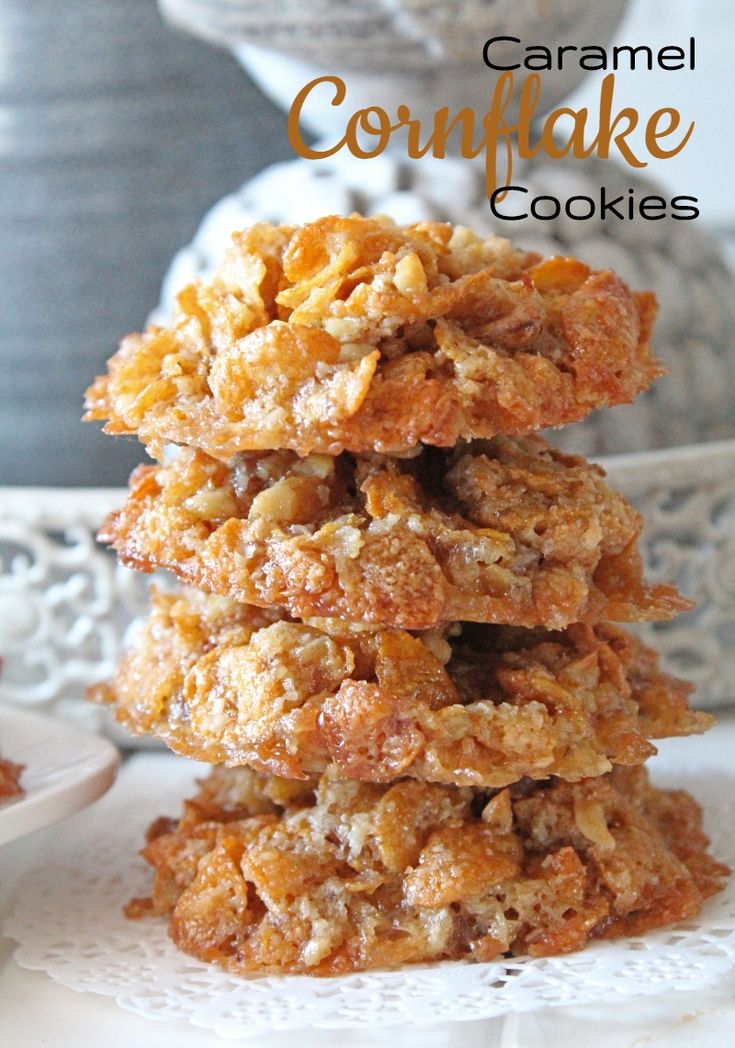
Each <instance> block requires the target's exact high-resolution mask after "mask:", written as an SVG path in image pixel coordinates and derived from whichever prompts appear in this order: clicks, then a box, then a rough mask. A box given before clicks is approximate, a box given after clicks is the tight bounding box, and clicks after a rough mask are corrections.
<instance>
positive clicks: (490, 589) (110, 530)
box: [100, 437, 691, 629]
mask: <svg viewBox="0 0 735 1048" xmlns="http://www.w3.org/2000/svg"><path fill="white" fill-rule="evenodd" d="M603 478H604V473H603V471H602V470H601V469H600V468H599V467H596V466H592V465H590V464H589V463H587V462H585V461H584V459H581V458H577V457H574V456H570V455H563V454H561V453H560V452H558V451H555V450H554V449H552V448H551V447H549V445H548V444H546V443H545V442H544V441H543V440H541V439H540V438H538V437H528V438H511V437H497V438H495V439H494V440H492V441H475V442H473V443H472V444H471V445H460V446H459V447H458V448H456V449H454V450H453V451H443V450H439V449H434V448H426V449H424V450H423V451H422V452H421V453H420V454H419V455H416V456H414V457H412V458H408V459H387V458H384V457H382V456H364V457H359V458H355V457H353V456H352V455H349V454H344V455H342V456H340V457H339V458H337V459H332V458H330V457H328V456H324V455H311V456H308V457H306V458H304V459H301V458H299V457H298V456H297V455H295V454H294V453H293V452H275V453H271V454H247V455H241V456H239V457H238V458H237V459H236V461H235V463H234V465H233V468H232V469H231V470H230V469H229V468H228V467H226V466H225V465H223V464H222V463H219V462H217V461H216V460H215V459H211V458H208V457H207V456H205V455H204V454H203V453H202V452H194V451H182V452H181V453H180V454H179V455H178V457H177V458H176V460H175V461H174V462H173V463H171V464H170V465H167V466H142V467H139V468H138V469H137V470H136V471H135V472H134V474H133V476H132V477H131V482H130V495H129V498H128V501H127V503H126V505H125V506H124V508H123V509H122V510H121V511H120V512H118V513H114V514H112V516H111V517H110V518H109V519H108V521H107V522H106V524H105V526H104V527H103V529H102V531H101V532H100V538H101V539H102V540H103V541H106V542H109V543H111V545H113V546H114V548H115V549H116V550H117V552H118V554H119V557H120V560H121V561H122V562H123V563H124V564H127V565H128V566H130V567H132V568H135V569H137V570H142V571H152V570H154V569H155V568H168V569H169V570H171V571H173V572H174V573H175V574H176V575H177V576H178V577H179V579H181V580H182V581H183V582H186V583H191V584H194V585H197V586H199V587H201V588H202V589H204V590H207V591H209V592H213V593H220V594H223V595H225V596H230V597H232V598H234V599H235V600H238V601H241V602H243V603H251V604H257V605H260V606H263V607H267V606H271V605H275V606H278V607H281V608H284V609H286V610H287V611H288V612H289V613H290V614H291V615H293V616H294V617H297V618H308V617H309V616H314V615H317V616H334V617H339V618H343V619H347V620H349V621H351V622H367V623H375V624H382V625H386V626H401V627H404V628H408V629H427V628H431V627H432V626H435V625H436V624H438V623H441V622H448V621H454V620H461V621H472V622H497V623H503V624H510V625H516V626H527V627H534V626H545V627H547V628H549V629H563V628H564V627H565V626H567V625H568V624H569V623H572V622H595V621H598V620H600V619H608V620H611V621H618V622H627V621H638V620H642V619H666V618H671V617H672V616H673V615H675V614H676V613H677V612H679V611H681V610H685V609H687V608H689V607H691V605H690V603H689V602H688V601H686V600H684V599H683V598H682V597H680V596H679V595H678V594H677V593H676V591H675V590H674V589H672V588H671V587H670V586H663V585H657V586H648V585H646V584H645V582H644V580H643V578H642V566H641V560H640V556H639V553H638V550H637V538H638V535H639V533H640V530H641V526H642V520H641V517H640V515H639V514H638V513H636V511H635V510H634V509H633V508H632V507H631V506H630V505H629V504H628V503H627V502H626V501H625V499H624V498H623V497H622V496H621V495H619V494H617V493H615V492H613V491H611V490H610V489H609V488H608V487H607V485H606V484H605V482H604V479H603Z"/></svg>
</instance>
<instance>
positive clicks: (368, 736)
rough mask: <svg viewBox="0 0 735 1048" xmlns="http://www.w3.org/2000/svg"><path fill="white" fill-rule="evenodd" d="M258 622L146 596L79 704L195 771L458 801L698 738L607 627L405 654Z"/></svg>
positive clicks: (461, 638) (650, 672)
mask: <svg viewBox="0 0 735 1048" xmlns="http://www.w3.org/2000/svg"><path fill="white" fill-rule="evenodd" d="M274 619H275V616H274V615H272V614H271V615H267V614H266V613H264V612H262V611H260V610H257V609H254V608H251V607H248V606H245V605H238V604H234V603H233V602H232V601H229V600H227V599H225V598H223V597H207V596H205V595H204V594H201V593H197V592H194V591H190V592H186V591H185V592H182V593H181V594H178V595H164V594H162V593H158V592H155V591H154V593H153V611H152V613H151V615H150V617H149V618H148V620H147V623H146V625H145V628H144V629H142V630H141V631H140V632H139V634H138V636H137V640H136V643H135V644H134V645H133V647H132V649H131V650H130V651H129V653H128V654H127V656H126V657H125V658H124V659H123V661H122V663H121V665H120V667H119V668H118V671H117V674H116V676H115V678H114V680H113V682H112V685H111V686H110V687H105V686H102V687H98V688H96V689H94V691H93V696H92V697H94V698H96V699H97V700H98V701H103V702H104V701H106V702H108V703H111V704H112V706H113V709H114V713H115V716H116V717H117V719H118V720H119V721H120V722H121V723H122V724H123V725H124V726H125V727H126V728H128V729H129V730H130V731H132V732H134V733H135V734H146V733H147V734H151V735H154V736H155V737H157V738H159V739H162V740H163V741H164V742H165V743H166V744H167V745H168V746H170V747H171V748H172V749H173V750H175V751H176V752H177V753H181V754H184V755H185V756H187V757H193V758H195V759H197V760H202V761H209V762H211V763H222V762H224V763H226V764H231V765H241V764H249V765H251V766H252V767H254V768H257V769H260V770H267V771H270V772H273V773H275V774H277V775H282V776H287V777H290V778H301V779H304V778H307V777H308V776H309V775H313V774H315V773H319V772H323V771H325V770H329V771H330V772H333V773H334V774H335V775H338V776H342V777H347V778H356V779H361V780H364V781H369V782H389V781H391V780H393V779H396V778H398V777H400V776H410V777H412V778H416V779H422V780H428V781H430V782H443V783H449V784H453V785H458V786H493V787H499V786H506V785H508V784H510V783H513V782H516V781H517V780H519V779H521V778H522V777H524V776H530V777H533V778H535V779H540V778H547V777H548V776H549V775H558V776H560V777H562V778H564V779H569V780H573V781H576V780H578V779H581V778H584V777H586V776H591V775H602V774H603V773H604V772H607V771H609V770H610V768H611V767H612V765H613V763H616V764H640V763H642V762H643V761H644V760H646V758H647V757H649V756H651V754H653V753H655V752H656V751H655V747H654V746H652V745H651V743H650V741H649V740H650V739H656V738H663V737H666V736H672V735H689V734H693V733H697V732H701V731H704V730H706V728H708V727H709V726H710V724H711V723H712V718H711V717H710V716H709V715H708V714H706V713H696V712H694V711H693V710H691V709H690V707H689V703H688V701H687V698H688V695H689V693H690V692H691V690H692V688H691V686H690V685H688V684H685V683H684V682H683V681H680V680H677V679H676V678H674V677H670V676H668V675H667V674H664V673H662V672H661V670H660V669H659V667H658V660H657V658H656V655H655V654H654V653H653V652H652V651H651V650H650V649H648V648H646V647H644V645H643V644H641V643H640V641H638V640H635V639H634V638H633V637H631V636H630V635H629V634H627V633H625V632H624V631H623V630H621V629H618V628H616V627H614V626H610V625H607V624H599V625H597V626H596V627H594V628H593V627H591V626H570V627H569V628H568V629H567V630H566V631H565V632H563V633H549V632H547V631H544V630H536V631H532V630H522V629H509V628H505V627H501V626H466V627H464V628H463V627H462V626H460V625H459V624H454V625H452V626H449V627H447V628H445V629H444V630H443V631H435V632H430V633H421V634H418V635H417V636H413V635H411V634H410V633H407V632H405V631H404V630H380V629H375V628H373V629H369V628H366V627H364V626H357V625H350V624H348V623H344V622H340V621H338V620H326V619H322V620H318V619H314V620H311V621H310V622H308V623H301V622H289V621H280V622H279V621H274Z"/></svg>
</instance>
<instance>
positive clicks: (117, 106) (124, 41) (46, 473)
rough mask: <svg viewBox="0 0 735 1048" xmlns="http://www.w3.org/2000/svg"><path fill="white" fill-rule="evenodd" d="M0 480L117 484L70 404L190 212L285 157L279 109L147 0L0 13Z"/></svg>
mask: <svg viewBox="0 0 735 1048" xmlns="http://www.w3.org/2000/svg"><path fill="white" fill-rule="evenodd" d="M0 97H1V98H2V103H1V107H0V215H1V219H0V222H1V229H0V274H1V276H0V287H1V292H0V293H1V294H2V300H3V306H2V318H1V319H0V484H43V485H46V484H51V485H57V484H61V485H101V486H107V485H119V484H123V483H124V482H125V481H126V479H127V475H128V473H129V472H130V469H131V468H132V466H133V465H134V464H135V463H136V462H139V461H140V460H141V459H142V457H143V453H142V449H141V448H140V445H139V444H138V443H137V441H135V440H134V439H133V438H130V439H120V440H110V439H109V437H104V436H102V434H101V433H100V431H99V427H98V426H91V425H82V424H81V423H80V421H79V419H80V416H81V413H82V394H83V392H84V389H85V388H86V386H87V385H88V384H89V381H90V380H91V378H92V377H93V376H94V374H95V373H96V372H98V371H100V370H102V369H103V367H104V362H105V360H106V359H107V357H109V356H110V354H111V353H112V352H113V351H114V349H115V346H116V343H117V342H118V340H119V339H120V337H121V336H122V335H124V334H125V333H126V332H128V331H132V330H134V329H137V328H139V327H140V326H141V325H142V324H144V322H145V319H146V316H147V314H148V312H149V311H150V310H151V309H152V308H153V306H154V305H155V304H156V302H157V300H158V294H159V288H160V284H161V279H162V277H163V274H164V272H165V270H166V267H167V266H168V264H169V262H170V260H171V257H172V255H173V254H174V252H175V251H176V250H177V248H179V247H180V246H181V245H182V244H184V243H186V242H187V241H188V240H189V239H191V236H192V234H193V233H194V231H195V230H196V228H197V226H198V224H199V221H200V220H201V217H202V215H203V214H204V212H205V211H206V210H207V208H208V207H210V206H211V205H212V204H213V203H214V202H215V201H216V200H218V199H219V198H220V197H221V196H222V195H223V194H224V193H226V192H228V191H230V190H232V189H233V188H235V187H236V186H237V185H238V184H239V183H240V182H241V181H243V180H244V179H246V178H248V177H249V176H250V175H253V174H255V172H256V171H258V170H260V168H261V167H263V166H264V165H265V164H268V163H270V162H271V161H274V160H280V159H287V158H289V157H290V156H291V155H292V153H291V150H290V147H289V145H288V142H287V141H286V136H285V130H284V126H283V124H284V120H283V115H282V114H281V113H280V111H278V110H277V109H276V108H275V106H274V105H272V104H271V103H270V102H269V101H267V100H266V98H265V97H264V96H263V95H262V94H261V92H260V91H259V90H258V88H256V87H255V86H254V85H253V84H252V83H251V82H250V81H249V80H248V79H247V78H246V77H245V76H244V75H243V73H242V71H241V70H240V68H239V66H238V65H237V62H236V61H235V59H234V58H233V57H232V56H231V55H230V54H228V53H227V52H226V51H225V50H222V49H220V48H215V47H213V46H212V45H210V44H207V43H205V42H203V41H201V40H197V39H194V38H193V37H191V36H188V35H186V34H184V33H183V32H180V31H177V30H174V29H172V28H170V26H168V25H167V24H165V23H164V22H163V21H162V19H161V16H160V14H159V11H158V8H157V6H156V3H155V0H101V2H100V0H65V2H64V3H63V4H61V5H58V4H51V3H49V2H48V0H1V2H0Z"/></svg>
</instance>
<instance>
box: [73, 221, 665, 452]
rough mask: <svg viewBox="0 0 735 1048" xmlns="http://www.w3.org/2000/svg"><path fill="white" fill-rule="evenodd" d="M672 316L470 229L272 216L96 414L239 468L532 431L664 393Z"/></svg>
mask: <svg viewBox="0 0 735 1048" xmlns="http://www.w3.org/2000/svg"><path fill="white" fill-rule="evenodd" d="M655 313H656V303H655V299H654V297H653V296H652V295H651V294H646V293H643V294H635V293H633V292H631V291H630V290H629V289H628V288H627V287H626V285H625V284H624V283H623V282H622V281H621V280H620V279H619V278H618V277H617V276H615V274H614V273H611V272H607V271H604V272H593V271H591V270H590V269H589V267H587V266H585V265H583V264H582V263H581V262H577V261H575V260H574V259H567V258H552V259H549V260H547V261H543V262H539V260H538V257H537V256H535V255H530V254H526V253H523V252H521V251H516V250H514V249H513V248H512V247H511V246H510V244H509V243H508V242H507V241H506V240H502V239H501V238H499V237H489V238H487V239H485V240H483V239H480V238H479V237H476V236H474V235H473V234H472V233H470V232H469V231H468V230H466V229H462V228H460V227H458V228H457V229H456V230H454V231H453V230H452V227H451V226H449V225H446V224H442V223H436V222H422V223H419V224H418V225H414V226H408V227H405V228H402V227H400V226H397V225H396V224H395V223H393V222H392V221H391V220H390V219H387V218H362V217H360V216H358V215H352V216H351V217H350V218H339V217H336V216H328V217H326V218H321V219H319V220H318V221H316V222H311V223H309V224H308V225H305V226H303V227H301V228H296V229H294V228H290V227H286V226H275V227H274V226H270V225H268V224H267V223H260V224H258V225H256V226H253V227H252V228H251V229H247V230H245V231H243V232H241V233H236V234H234V236H233V247H232V248H231V250H230V252H229V254H228V256H227V258H226V260H225V261H224V263H223V264H222V265H221V266H220V268H219V269H218V270H217V272H216V273H215V274H214V276H213V277H212V279H211V280H209V281H208V282H206V283H198V284H193V285H191V286H189V287H187V288H185V289H184V290H183V291H182V292H181V294H180V295H179V300H178V311H177V314H176V316H175V318H174V322H173V326H172V327H170V328H156V327H152V328H149V329H148V330H147V331H146V332H145V333H144V334H142V335H131V336H129V337H128V338H127V339H125V340H124V341H123V343H122V345H121V347H120V349H119V351H118V352H117V353H116V354H115V356H113V357H112V358H111V360H110V362H109V370H108V373H107V375H105V376H102V377H100V378H98V379H97V380H96V381H95V383H94V384H93V385H92V386H91V387H90V389H89V390H88V391H87V401H86V406H87V414H86V416H85V417H86V418H87V419H106V420H107V425H106V427H105V429H106V431H107V432H109V433H137V434H138V436H139V437H140V438H141V440H143V441H144V442H145V443H146V444H147V445H148V446H149V449H150V450H151V452H152V454H153V455H154V457H160V453H161V449H162V448H163V446H164V445H165V444H166V443H167V442H174V443H178V444H183V445H187V446H191V447H197V448H200V449H202V450H203V451H205V452H207V454H209V455H211V456H213V457H215V458H219V459H221V460H222V461H229V460H230V459H231V458H232V456H233V455H234V454H236V453H237V452H240V451H254V450H268V449H281V448H287V449H291V450H293V451H296V452H298V453H299V454H301V455H306V454H309V453H311V452H313V451H321V452H327V453H329V454H337V453H339V452H340V451H342V450H349V451H354V452H366V451H380V452H383V453H399V452H404V451H407V450H409V449H411V448H413V447H415V445H416V444H417V443H418V442H423V443H426V444H435V445H441V446H445V447H449V446H453V445H454V444H455V443H456V442H457V441H458V440H459V439H460V438H465V439H470V438H474V437H492V436H494V435H495V434H497V433H509V434H516V435H518V434H526V433H530V432H532V431H534V430H537V429H541V428H543V427H545V426H561V425H564V424H566V423H569V422H576V421H578V420H579V419H582V418H584V417H585V416H586V415H588V414H589V412H590V411H592V410H593V409H595V408H600V407H604V406H612V405H615V404H621V403H627V402H629V401H630V400H632V399H633V398H634V397H635V396H636V395H637V394H638V393H640V392H642V391H643V390H644V389H646V388H647V387H648V386H649V385H650V383H651V382H652V381H653V379H655V378H656V377H657V376H658V375H659V374H661V368H660V366H659V364H658V363H657V361H656V360H655V358H654V357H653V355H652V352H651V348H650V344H649V342H650V335H651V327H652V324H653V320H654V317H655ZM355 346H359V347H360V350H359V352H356V351H355V349H354V347H355Z"/></svg>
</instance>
